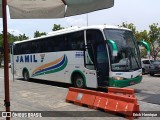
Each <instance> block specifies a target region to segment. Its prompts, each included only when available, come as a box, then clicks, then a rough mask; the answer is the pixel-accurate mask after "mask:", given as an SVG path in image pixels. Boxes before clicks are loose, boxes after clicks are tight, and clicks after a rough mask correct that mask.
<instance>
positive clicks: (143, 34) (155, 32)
mask: <svg viewBox="0 0 160 120" xmlns="http://www.w3.org/2000/svg"><path fill="white" fill-rule="evenodd" d="M119 26H120V27H125V28H128V29H131V30H132V31H133V34H134V35H135V38H136V40H137V41H141V40H145V41H146V42H148V43H149V45H150V47H151V56H152V57H153V59H154V60H156V59H157V56H158V54H159V52H160V47H159V45H160V27H158V23H153V24H152V25H149V28H150V30H149V31H147V30H143V31H137V30H136V27H135V25H134V24H133V23H129V24H128V23H127V22H123V23H122V25H119ZM144 51H145V50H144ZM144 51H143V53H141V54H143V55H142V56H143V57H144V56H145V55H144V54H145V53H146V54H147V52H144Z"/></svg>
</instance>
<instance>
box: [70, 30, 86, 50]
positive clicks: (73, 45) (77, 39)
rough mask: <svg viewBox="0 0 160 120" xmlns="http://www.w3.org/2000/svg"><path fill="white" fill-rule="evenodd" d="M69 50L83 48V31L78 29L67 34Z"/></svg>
mask: <svg viewBox="0 0 160 120" xmlns="http://www.w3.org/2000/svg"><path fill="white" fill-rule="evenodd" d="M68 42H69V50H83V49H84V32H83V31H79V32H75V33H71V34H69V35H68Z"/></svg>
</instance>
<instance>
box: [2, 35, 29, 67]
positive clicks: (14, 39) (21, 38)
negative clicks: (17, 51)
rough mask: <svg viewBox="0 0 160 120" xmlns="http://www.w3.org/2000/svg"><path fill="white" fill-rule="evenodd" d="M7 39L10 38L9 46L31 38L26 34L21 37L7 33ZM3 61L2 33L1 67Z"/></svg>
mask: <svg viewBox="0 0 160 120" xmlns="http://www.w3.org/2000/svg"><path fill="white" fill-rule="evenodd" d="M7 37H8V44H12V43H13V42H15V41H21V40H26V39H28V38H29V37H27V36H26V35H25V34H23V35H21V34H20V35H19V36H15V35H13V34H11V33H9V32H8V33H7ZM3 59H4V51H3V34H2V33H0V66H1V63H2V61H3Z"/></svg>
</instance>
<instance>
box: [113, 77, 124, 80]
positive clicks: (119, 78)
mask: <svg viewBox="0 0 160 120" xmlns="http://www.w3.org/2000/svg"><path fill="white" fill-rule="evenodd" d="M113 79H115V80H123V79H124V78H123V77H113Z"/></svg>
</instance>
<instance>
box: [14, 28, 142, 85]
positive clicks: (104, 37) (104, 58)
mask: <svg viewBox="0 0 160 120" xmlns="http://www.w3.org/2000/svg"><path fill="white" fill-rule="evenodd" d="M11 62H12V71H13V69H14V74H16V75H18V76H21V77H23V78H24V80H29V79H30V78H35V79H43V80H50V81H58V82H63V83H71V84H73V85H74V86H75V87H79V88H84V87H90V88H98V87H107V86H113V87H125V86H130V85H133V84H137V83H140V82H141V80H142V69H141V60H140V51H139V47H138V45H137V42H136V40H135V38H134V36H133V33H132V31H131V30H129V29H126V28H121V27H118V26H108V25H99V26H87V27H73V28H68V29H63V30H59V31H55V32H51V33H49V34H48V35H46V36H42V37H38V38H33V39H29V40H23V41H17V42H14V43H13V45H12V47H11Z"/></svg>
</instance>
